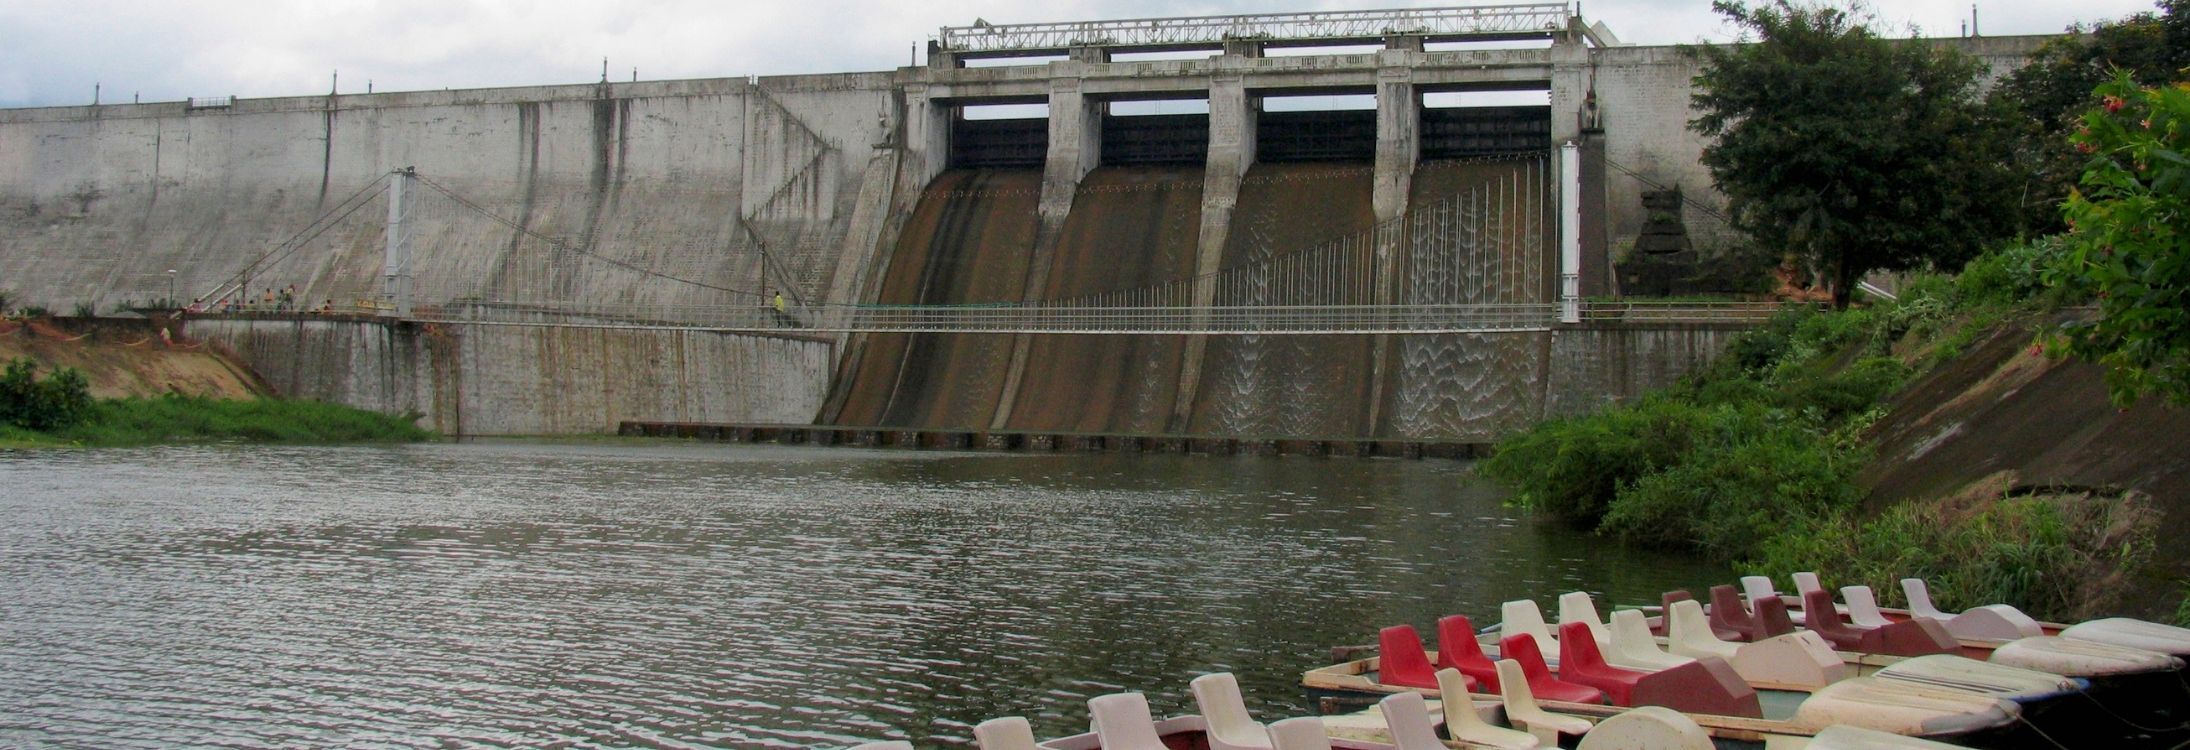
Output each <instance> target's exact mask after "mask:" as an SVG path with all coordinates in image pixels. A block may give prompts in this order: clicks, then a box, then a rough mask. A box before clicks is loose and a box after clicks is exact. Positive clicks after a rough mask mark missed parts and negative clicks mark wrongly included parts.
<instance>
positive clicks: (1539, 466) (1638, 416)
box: [1482, 308, 1908, 562]
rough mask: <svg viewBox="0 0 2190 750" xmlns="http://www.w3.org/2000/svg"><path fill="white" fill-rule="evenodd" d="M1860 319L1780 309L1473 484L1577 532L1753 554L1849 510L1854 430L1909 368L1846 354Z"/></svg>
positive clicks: (1514, 446) (1870, 331) (1493, 466)
mask: <svg viewBox="0 0 2190 750" xmlns="http://www.w3.org/2000/svg"><path fill="white" fill-rule="evenodd" d="M1881 320H1883V318H1882V317H1881V316H1878V315H1876V314H1875V313H1872V312H1870V311H1864V312H1860V313H1847V314H1828V313H1820V312H1817V311H1814V310H1810V309H1808V308H1789V309H1788V310H1787V311H1784V312H1782V313H1780V314H1779V315H1778V316H1776V317H1774V318H1773V320H1772V322H1771V323H1770V324H1769V325H1766V326H1765V327H1763V328H1759V329H1757V330H1754V331H1750V332H1747V333H1744V334H1742V335H1741V336H1738V337H1736V338H1735V340H1734V341H1733V342H1732V343H1731V344H1729V346H1728V352H1727V354H1726V356H1724V357H1721V358H1720V359H1719V360H1718V362H1717V363H1716V364H1715V365H1714V366H1713V367H1711V368H1709V369H1708V370H1707V371H1705V372H1703V373H1701V374H1700V375H1698V376H1697V377H1695V378H1693V379H1691V380H1689V381H1688V382H1686V383H1684V384H1682V385H1681V386H1680V387H1678V388H1674V389H1670V390H1667V391H1663V392H1660V393H1656V394H1653V395H1651V396H1649V397H1647V398H1644V399H1642V400H1641V401H1639V402H1637V403H1635V404H1631V405H1623V406H1615V407H1611V408H1608V409H1605V410H1604V411H1601V412H1598V413H1595V414H1591V415H1588V416H1583V417H1575V418H1571V419H1564V420H1556V421H1552V422H1547V423H1544V424H1543V425H1540V426H1538V427H1536V428H1535V429H1532V430H1529V431H1527V432H1524V433H1521V434H1519V435H1516V436H1514V437H1512V438H1509V439H1507V440H1505V441H1503V442H1501V443H1500V444H1499V446H1498V451H1497V453H1496V454H1495V455H1493V456H1492V457H1491V458H1490V459H1488V460H1486V461H1484V463H1483V466H1482V472H1483V473H1484V475H1486V476H1489V477H1491V478H1493V479H1497V480H1499V481H1501V482H1503V483H1505V484H1506V485H1508V486H1510V487H1512V488H1513V490H1514V493H1515V494H1514V502H1515V503H1517V504H1519V505H1523V506H1526V507H1531V508H1536V509H1539V510H1542V511H1544V512H1546V513H1548V514H1550V515H1551V516H1552V517H1554V518H1557V519H1560V520H1562V521H1564V522H1566V523H1568V524H1569V525H1572V526H1575V527H1577V528H1582V529H1587V530H1593V531H1596V532H1598V533H1602V534H1607V535H1610V536H1614V537H1617V538H1619V539H1621V540H1623V541H1626V542H1630V543H1636V544H1642V545H1646V546H1654V547H1673V548H1685V549H1690V550H1693V551H1697V552H1701V553H1703V554H1705V555H1707V556H1709V557H1711V558H1713V559H1718V560H1723V561H1729V562H1731V561H1735V560H1740V559H1744V558H1749V557H1752V556H1754V555H1755V554H1756V552H1757V550H1758V547H1757V545H1758V544H1759V543H1761V542H1763V541H1764V540H1765V538H1766V537H1768V536H1769V535H1770V534H1771V533H1772V532H1773V531H1775V530H1777V529H1779V528H1782V527H1784V526H1785V524H1786V521H1787V519H1788V518H1790V517H1803V516H1812V515H1824V514H1829V513H1832V512H1837V511H1841V510H1845V509H1848V508H1852V507H1853V506H1854V504H1855V502H1856V501H1857V499H1858V498H1857V494H1856V492H1855V489H1854V484H1853V481H1852V477H1853V474H1854V471H1855V469H1856V468H1857V467H1859V466H1861V465H1862V464H1863V462H1864V461H1865V460H1867V459H1868V457H1869V456H1868V454H1867V451H1866V450H1865V449H1864V448H1863V447H1862V446H1861V445H1860V444H1859V443H1858V441H1853V440H1849V439H1845V438H1844V437H1842V434H1843V431H1846V430H1851V429H1853V428H1852V426H1855V425H1860V424H1862V423H1864V422H1865V421H1866V420H1867V418H1868V417H1869V416H1870V415H1871V410H1872V408H1873V407H1874V405H1875V404H1876V403H1878V401H1879V400H1880V399H1881V398H1883V397H1884V396H1885V395H1886V394H1889V393H1891V392H1892V391H1893V390H1894V389H1895V388H1898V387H1899V386H1900V384H1901V382H1902V381H1903V379H1904V378H1906V377H1907V375H1908V368H1907V367H1906V366H1904V365H1902V364H1901V362H1899V361H1898V360H1894V359H1891V358H1879V357H1856V359H1855V361H1854V362H1852V363H1851V364H1849V365H1847V366H1845V367H1840V368H1831V369H1827V368H1822V367H1818V366H1817V364H1818V363H1819V362H1822V361H1826V360H1833V359H1840V358H1843V357H1847V356H1855V355H1856V354H1860V353H1861V352H1863V351H1868V350H1871V349H1873V348H1876V345H1875V343H1874V342H1878V341H1880V340H1882V335H1881V334H1880V333H1879V331H1878V330H1877V328H1876V326H1877V325H1878V323H1879V321H1881Z"/></svg>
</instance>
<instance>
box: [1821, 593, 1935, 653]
mask: <svg viewBox="0 0 2190 750" xmlns="http://www.w3.org/2000/svg"><path fill="white" fill-rule="evenodd" d="M1802 616H1803V624H1804V625H1806V626H1808V627H1809V628H1810V629H1811V630H1813V631H1816V632H1817V634H1818V635H1821V636H1824V637H1825V640H1826V641H1828V642H1831V643H1832V644H1833V648H1836V649H1839V650H1842V651H1858V652H1862V653H1866V654H1882V655H1887V656H1924V655H1926V654H1946V653H1954V652H1956V651H1959V650H1960V644H1958V643H1956V642H1955V640H1954V638H1953V637H1952V636H1949V635H1947V630H1946V628H1944V627H1939V626H1938V623H1936V622H1933V621H1931V620H1907V621H1903V622H1894V623H1887V624H1885V625H1881V626H1879V627H1875V628H1861V627H1856V626H1854V625H1850V624H1848V621H1847V620H1845V619H1843V618H1842V617H1841V614H1840V610H1838V609H1836V608H1834V607H1833V594H1832V592H1830V591H1826V590H1824V589H1817V590H1814V591H1808V592H1805V593H1803V595H1802ZM1926 625H1931V626H1933V627H1930V628H1926V627H1924V626H1926Z"/></svg>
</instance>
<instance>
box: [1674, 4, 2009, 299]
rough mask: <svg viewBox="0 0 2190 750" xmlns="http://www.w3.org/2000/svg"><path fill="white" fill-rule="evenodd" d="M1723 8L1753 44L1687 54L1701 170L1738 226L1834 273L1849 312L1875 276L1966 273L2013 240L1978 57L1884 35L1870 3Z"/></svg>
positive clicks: (1719, 6)
mask: <svg viewBox="0 0 2190 750" xmlns="http://www.w3.org/2000/svg"><path fill="white" fill-rule="evenodd" d="M1712 8H1713V9H1715V10H1717V11H1718V12H1719V13H1720V14H1721V15H1724V16H1726V17H1727V18H1728V19H1729V20H1731V21H1733V22H1734V23H1735V24H1736V25H1738V26H1740V27H1742V29H1743V30H1744V36H1745V37H1746V36H1751V35H1753V37H1754V40H1753V43H1743V44H1733V45H1703V46H1696V47H1687V48H1685V51H1686V52H1687V53H1688V54H1690V55H1692V56H1694V57H1695V58H1697V59H1699V60H1700V61H1701V62H1702V71H1701V72H1700V73H1698V74H1697V76H1696V78H1695V88H1696V93H1695V94H1694V95H1693V96H1692V98H1691V103H1692V104H1693V106H1694V107H1695V109H1696V111H1698V112H1700V113H1701V114H1699V115H1698V116H1697V117H1696V119H1694V120H1693V121H1691V122H1690V123H1689V127H1690V128H1691V129H1693V130H1695V131H1696V132H1698V133H1701V134H1703V135H1705V136H1709V137H1711V138H1713V139H1714V140H1713V143H1712V144H1711V145H1710V146H1708V147H1706V148H1705V149H1704V152H1703V164H1704V166H1705V167H1707V168H1709V169H1710V170H1711V177H1712V180H1713V181H1714V182H1715V183H1716V184H1717V187H1718V189H1719V192H1721V193H1723V194H1725V196H1726V198H1727V203H1728V207H1729V209H1731V210H1730V212H1729V214H1730V216H1731V218H1732V220H1733V224H1734V226H1735V227H1736V228H1737V229H1740V230H1742V231H1745V232H1747V233H1749V235H1750V236H1751V237H1752V238H1754V239H1756V240H1758V241H1759V242H1761V243H1763V244H1765V245H1767V246H1774V247H1779V248H1783V249H1785V250H1786V251H1789V252H1792V253H1795V254H1797V255H1799V256H1802V257H1804V258H1806V259H1808V260H1809V261H1810V262H1811V263H1813V264H1815V266H1816V267H1818V268H1820V269H1823V270H1825V271H1827V272H1829V273H1830V274H1831V277H1832V280H1833V302H1834V305H1835V306H1837V307H1846V306H1847V304H1848V295H1849V292H1850V290H1851V289H1852V287H1853V286H1854V285H1855V281H1856V280H1857V279H1859V278H1861V277H1862V276H1863V274H1865V273H1868V272H1870V271H1872V270H1879V269H1884V270H1907V269H1912V268H1921V267H1925V266H1936V267H1942V268H1952V267H1955V266H1959V265H1960V264H1961V262H1962V261H1964V260H1967V259H1968V258H1970V257H1974V256H1975V255H1976V254H1977V253H1978V252H1979V251H1981V250H1983V249H1984V247H1985V245H1986V244H1988V243H1990V242H1991V241H1993V240H1995V239H1998V238H2000V237H2002V236H2006V233H2007V232H2008V231H2009V229H2008V227H2007V226H2006V225H2007V222H2006V221H2005V220H2004V217H2005V216H2006V215H2007V214H2008V211H2009V207H2010V206H2011V205H2012V202H2013V198H2012V196H2010V195H2009V194H2008V190H2009V189H2010V188H2011V186H2012V185H2014V184H2015V183H2014V180H2013V179H2011V177H2010V175H2009V174H2008V173H2007V169H2006V167H2005V165H2004V162H2005V160H2004V159H2003V158H2002V157H2001V154H1999V153H1998V152H1997V149H1998V148H1999V144H2000V143H2001V142H2002V141H2003V139H2002V138H2000V137H1999V134H1998V133H1997V132H1995V130H1994V129H1995V127H1996V125H1995V123H1997V122H1998V120H1997V118H1987V117H1984V116H1982V113H1983V109H1982V106H1981V105H1980V103H1979V102H1978V100H1977V95H1976V90H1977V87H1976V83H1977V73H1978V65H1977V63H1975V62H1974V61H1972V60H1970V59H1969V58H1968V57H1967V56H1964V55H1961V54H1959V53H1957V52H1955V51H1953V50H1951V49H1947V48H1944V47H1940V46H1936V45H1932V44H1926V43H1923V42H1920V41H1916V40H1905V41H1904V40H1892V39H1887V38H1884V37H1881V36H1879V35H1878V34H1877V33H1875V32H1873V31H1872V30H1871V28H1870V26H1869V25H1868V20H1867V19H1868V17H1867V15H1862V14H1863V13H1864V12H1863V11H1862V10H1861V9H1860V8H1847V7H1840V6H1825V5H1808V4H1797V3H1794V2H1790V0H1772V2H1770V3H1769V4H1767V5H1763V6H1760V7H1757V8H1755V9H1751V8H1750V7H1749V6H1748V5H1747V4H1746V3H1742V2H1732V1H1730V0H1720V1H1719V2H1714V3H1712ZM1744 41H1750V40H1747V39H1745V40H1744Z"/></svg>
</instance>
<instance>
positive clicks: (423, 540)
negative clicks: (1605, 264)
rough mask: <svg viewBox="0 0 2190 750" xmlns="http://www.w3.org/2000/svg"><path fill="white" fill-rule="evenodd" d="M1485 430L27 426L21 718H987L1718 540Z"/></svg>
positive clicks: (61, 744) (39, 725) (1081, 716)
mask: <svg viewBox="0 0 2190 750" xmlns="http://www.w3.org/2000/svg"><path fill="white" fill-rule="evenodd" d="M1498 498H1499V493H1498V491H1497V490H1495V489H1494V488H1492V487H1490V486H1489V485H1488V484H1487V483H1484V482H1474V481H1471V476H1470V466H1469V465H1468V464H1466V463H1458V462H1442V461H1389V460H1352V459H1345V460H1337V459H1309V458H1249V457H1239V458H1216V457H1194V456H1131V455H1107V454H1072V455H1028V454H970V453H915V452H892V451H868V450H854V449H841V448H838V449H812V448H791V447H777V446H723V445H698V444H674V443H672V444H658V443H618V442H597V443H581V444H547V443H461V444H431V445H415V446H397V447H271V448H270V447H242V446H213V447H176V448H149V449H131V450H82V451H43V452H18V453H0V747H33V748H44V747H52V748H137V747H144V748H155V747H156V748H166V747H215V746H217V747H282V748H291V747H296V748H313V747H330V748H331V747H634V746H636V747H842V746H846V745H850V744H854V743H856V742H860V741H866V740H873V739H911V740H914V741H916V742H918V743H920V744H922V745H924V746H927V745H933V746H944V745H950V744H956V743H960V742H964V741H965V740H966V739H967V738H968V737H969V736H970V726H971V725H972V724H974V723H977V722H979V721H981V720H984V719H987V718H991V717H995V716H1003V715H1025V716H1029V717H1030V718H1032V719H1033V720H1034V722H1035V724H1036V726H1037V729H1038V730H1039V731H1040V732H1041V733H1042V734H1044V735H1045V736H1046V735H1054V734H1059V733H1064V732H1069V731H1081V730H1083V729H1084V727H1085V726H1086V721H1087V719H1086V708H1085V699H1086V698H1087V697H1088V696H1092V695H1098V694H1102V693H1107V692H1115V691H1120V690H1138V691H1144V692H1147V693H1148V694H1149V697H1150V699H1151V702H1152V703H1154V704H1155V706H1156V708H1157V710H1158V711H1159V712H1186V711H1190V710H1191V699H1190V698H1188V697H1187V696H1186V684H1187V681H1188V680H1189V679H1191V678H1192V677H1193V676H1194V675H1196V674H1200V673H1202V672H1207V671H1214V670H1229V671H1233V672H1235V673H1237V674H1238V675H1239V676H1240V680H1241V682H1242V683H1243V685H1244V687H1245V689H1246V691H1247V692H1248V700H1249V706H1250V708H1251V709H1253V710H1255V711H1256V712H1257V714H1258V715H1260V716H1263V717H1265V718H1271V719H1274V718H1279V717H1283V716H1287V715H1299V714H1303V713H1308V712H1310V711H1311V710H1312V707H1311V705H1310V703H1309V702H1308V701H1307V700H1306V699H1305V697H1304V696H1303V694H1302V692H1301V690H1300V688H1299V679H1300V672H1301V671H1302V670H1304V669H1307V668H1309V667H1312V666H1316V665H1319V664H1321V663H1323V662H1324V660H1325V658H1326V654H1327V652H1328V649H1329V648H1330V647H1331V646H1334V645H1340V644H1358V643H1372V642H1374V640H1375V634H1376V630H1377V628H1378V627H1381V626H1383V625H1388V624H1394V623H1399V622H1412V623H1414V624H1415V625H1416V626H1417V627H1418V628H1422V629H1423V630H1424V632H1425V633H1428V632H1429V631H1430V626H1431V624H1432V623H1433V622H1434V620H1435V618H1436V617H1437V616H1439V615H1443V614H1447V613H1454V612H1459V613H1466V614H1470V615H1472V616H1475V617H1476V618H1477V619H1478V620H1489V619H1495V614H1496V610H1497V606H1498V603H1499V602H1501V601H1504V600H1506V599H1509V598H1516V597H1535V598H1536V599H1537V600H1538V601H1539V602H1541V603H1543V604H1544V605H1545V606H1546V607H1547V609H1548V608H1549V607H1550V606H1551V604H1552V599H1553V598H1554V597H1555V596H1556V595H1557V594H1558V593H1559V592H1563V591H1568V590H1573V589H1578V588H1579V589H1588V590H1591V591H1595V592H1599V593H1600V594H1603V595H1608V596H1609V597H1610V598H1612V599H1613V600H1614V601H1619V602H1639V601H1655V599H1656V597H1657V594H1658V592H1660V591H1661V590H1663V589H1665V588H1668V587H1674V586H1689V587H1693V586H1699V585H1702V584H1706V583H1709V582H1714V581H1718V580H1722V579H1724V578H1725V577H1726V576H1725V575H1724V572H1723V571H1721V570H1719V569H1716V568H1714V567H1711V566H1706V565H1702V564H1699V563H1696V562H1694V561H1690V560H1684V559H1681V558H1675V557H1664V556H1653V555H1643V554H1638V553H1635V552H1631V551H1623V550H1621V549H1619V548H1617V547H1616V546H1614V545H1610V544H1605V543H1602V541H1601V540H1596V539H1591V538H1588V537H1576V536H1572V535H1569V534H1567V533H1564V532H1561V531H1559V530H1558V529H1557V528H1554V527H1550V526H1549V525H1548V524H1540V523H1537V522H1535V521H1533V520H1532V519H1530V518H1528V517H1526V516H1525V515H1521V514H1517V513H1516V512H1515V511H1512V510H1509V509H1506V508H1503V507H1501V506H1500V504H1499V502H1498Z"/></svg>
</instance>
